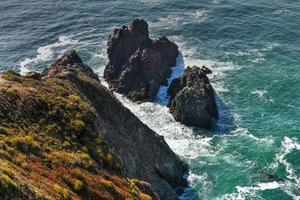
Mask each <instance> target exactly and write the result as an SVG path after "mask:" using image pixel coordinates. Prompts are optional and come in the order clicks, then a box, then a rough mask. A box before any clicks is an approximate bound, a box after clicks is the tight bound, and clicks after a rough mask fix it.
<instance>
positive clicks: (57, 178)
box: [0, 21, 187, 200]
mask: <svg viewBox="0 0 300 200" xmlns="http://www.w3.org/2000/svg"><path fill="white" fill-rule="evenodd" d="M135 23H136V22H135V21H134V23H133V24H132V26H135V25H137V26H139V25H141V24H143V23H141V24H140V22H139V23H137V24H135ZM144 26H145V27H144V31H145V32H136V29H135V28H134V27H131V28H129V29H126V28H124V29H122V30H119V33H120V35H122V34H125V32H126V34H129V35H131V34H133V35H134V36H140V37H141V40H142V38H143V37H145V36H146V35H145V34H146V33H147V31H146V30H147V28H146V24H144ZM138 30H140V28H139V29H138ZM123 31H125V32H124V33H123ZM127 31H128V32H127ZM119 39H120V38H119ZM144 39H146V38H144ZM126 41H127V40H123V42H126ZM164 41H165V40H163V41H160V42H158V43H159V44H161V43H164ZM139 45H140V43H139V44H137V46H139ZM162 45H163V44H162ZM130 52H133V50H130ZM127 53H128V54H129V50H128V52H127ZM175 54H176V52H175V53H174V55H175ZM110 56H112V54H111V55H110ZM115 56H117V54H116V55H115ZM121 58H122V59H125V57H121ZM113 66H117V65H113ZM118 66H119V65H118ZM124 73H125V72H124ZM148 92H149V91H148ZM147 94H148V93H147ZM186 170H187V167H186V165H185V164H184V163H183V162H182V161H181V160H180V159H179V158H178V157H177V156H176V155H175V154H174V153H173V152H172V151H171V149H170V148H169V146H168V145H167V143H166V142H165V141H164V139H163V137H161V136H159V135H158V134H156V133H155V132H153V131H152V130H151V129H150V128H148V127H147V126H146V125H145V124H143V123H142V122H141V121H140V120H139V119H138V118H137V117H136V116H135V115H133V114H132V113H131V112H130V111H129V110H128V109H127V108H125V107H124V106H123V105H122V104H121V103H120V102H119V101H118V100H117V99H116V98H115V97H114V95H113V94H112V93H111V92H110V91H109V90H107V89H106V88H105V87H103V86H102V85H101V84H100V81H99V79H98V76H97V75H96V74H94V72H93V71H92V69H91V68H89V67H88V66H87V65H85V64H84V63H83V62H82V60H81V59H80V57H79V56H78V55H77V54H76V52H75V51H69V52H67V53H65V54H64V55H63V56H62V57H61V58H59V59H58V60H57V61H56V62H55V63H54V64H53V65H52V66H51V67H50V68H48V69H46V70H45V71H44V72H43V73H41V74H39V73H29V74H27V75H26V76H21V75H19V74H17V73H15V72H13V71H7V72H3V73H1V74H0V197H1V199H85V200H86V199H110V200H115V199H142V200H146V199H147V200H148V199H153V200H155V199H163V200H174V199H177V195H176V193H175V189H176V188H177V187H180V186H186V181H185V180H184V179H183V174H184V173H185V172H186Z"/></svg>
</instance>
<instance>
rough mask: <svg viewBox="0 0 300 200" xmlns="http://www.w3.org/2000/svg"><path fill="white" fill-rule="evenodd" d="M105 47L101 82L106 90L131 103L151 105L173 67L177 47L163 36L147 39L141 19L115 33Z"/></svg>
mask: <svg viewBox="0 0 300 200" xmlns="http://www.w3.org/2000/svg"><path fill="white" fill-rule="evenodd" d="M107 44H108V50H107V53H108V58H109V63H108V65H107V66H106V68H105V71H104V78H105V80H106V81H107V82H108V84H109V86H110V88H111V89H113V90H115V91H117V92H119V93H122V94H126V95H128V98H130V99H131V100H133V101H153V100H154V98H155V95H156V93H157V91H158V89H159V87H160V86H161V85H164V84H167V78H168V77H169V75H170V72H171V67H172V66H174V65H175V64H176V58H177V55H178V47H177V45H176V44H175V43H173V42H171V41H169V40H168V39H167V38H166V37H165V36H163V37H161V38H159V39H157V40H152V39H150V38H149V30H148V24H147V22H146V21H144V20H143V19H134V20H133V21H132V22H131V24H130V25H129V27H127V26H123V27H122V28H120V29H115V30H114V31H113V33H112V34H111V35H110V37H109V40H108V43H107Z"/></svg>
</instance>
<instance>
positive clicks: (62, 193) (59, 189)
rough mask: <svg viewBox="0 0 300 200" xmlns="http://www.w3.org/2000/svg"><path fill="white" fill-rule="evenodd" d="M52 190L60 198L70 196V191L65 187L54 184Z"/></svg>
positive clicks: (62, 199) (65, 199) (64, 198)
mask: <svg viewBox="0 0 300 200" xmlns="http://www.w3.org/2000/svg"><path fill="white" fill-rule="evenodd" d="M53 190H54V191H55V192H56V193H57V194H58V196H59V198H60V199H61V200H68V199H70V198H71V194H70V191H69V190H68V189H67V188H63V187H61V186H59V185H58V184H54V185H53Z"/></svg>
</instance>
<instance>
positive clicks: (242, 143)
mask: <svg viewBox="0 0 300 200" xmlns="http://www.w3.org/2000/svg"><path fill="white" fill-rule="evenodd" d="M133 17H141V18H144V19H146V20H147V21H148V22H149V26H150V31H151V35H152V36H153V37H158V36H160V35H166V36H167V37H169V38H170V39H172V40H174V41H175V42H176V43H177V44H178V45H179V48H180V51H181V54H180V55H179V57H178V61H177V65H176V66H175V67H174V68H173V69H174V70H173V73H172V77H170V81H171V79H172V78H174V77H178V76H180V75H181V74H182V72H183V69H184V67H186V66H188V65H198V66H201V65H206V66H208V67H210V68H211V69H212V71H213V74H212V75H211V77H210V78H211V82H212V84H213V86H214V88H215V90H216V95H217V100H218V106H219V109H220V115H221V117H220V119H219V121H218V124H217V126H216V127H215V128H214V129H213V130H212V131H207V130H202V129H199V128H193V127H187V126H184V125H182V124H180V123H177V122H175V121H174V120H173V119H172V117H171V115H170V114H169V113H168V109H167V107H166V106H165V104H166V102H167V99H168V97H167V95H166V89H167V88H166V87H161V89H160V91H159V93H158V95H157V101H156V102H155V103H143V104H135V103H132V102H130V101H128V100H127V99H126V98H124V97H123V96H122V95H119V94H116V95H117V96H118V98H119V99H120V100H121V101H122V102H123V103H124V104H125V105H126V106H127V107H128V108H130V109H131V110H132V112H134V113H135V114H136V115H137V116H138V117H139V118H140V119H141V120H142V121H143V122H145V123H146V124H147V125H149V126H150V127H151V128H152V129H154V130H155V131H156V132H157V133H159V134H161V135H163V136H164V137H165V139H166V141H167V143H168V144H169V145H170V147H171V148H172V149H173V150H174V151H175V152H176V153H177V154H178V155H179V156H180V157H181V158H182V159H183V160H185V161H186V162H187V163H188V164H189V166H190V173H189V175H188V177H187V178H188V181H189V183H190V187H189V188H187V189H186V190H185V193H184V194H183V195H182V197H181V199H184V200H200V199H204V200H206V199H218V200H220V199H239V200H242V199H245V200H248V199H267V200H277V199H279V200H289V199H292V200H299V199H300V113H299V112H300V1H297V0H248V1H247V0H201V1H196V0H193V1H192V0H187V1H179V0H127V1H120V0H117V1H104V0H99V1H96V0H88V1H87V0H76V1H75V0H63V1H62V0H49V1H46V0H43V1H41V0H27V1H23V0H1V1H0V71H3V70H7V69H13V70H16V71H19V72H20V73H26V72H27V71H31V70H34V71H42V70H43V69H44V68H46V67H47V66H49V65H50V64H51V63H52V62H53V61H54V60H55V59H56V58H57V57H58V56H59V55H61V54H62V53H63V52H65V51H66V50H68V49H70V48H74V49H76V50H77V51H78V52H79V54H80V56H81V57H82V58H83V60H84V61H85V62H86V63H87V64H89V65H90V66H91V67H92V68H93V69H94V70H95V71H96V72H97V73H98V74H99V76H100V77H102V73H103V70H104V67H105V64H106V63H107V55H106V41H107V38H108V36H109V34H110V32H111V30H112V29H113V28H115V27H120V26H121V25H124V24H128V23H129V21H131V19H132V18H133ZM104 84H105V82H104ZM261 173H269V174H271V175H273V176H275V177H277V178H275V179H273V180H267V179H266V178H264V177H262V176H261Z"/></svg>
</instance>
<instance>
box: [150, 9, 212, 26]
mask: <svg viewBox="0 0 300 200" xmlns="http://www.w3.org/2000/svg"><path fill="white" fill-rule="evenodd" d="M208 13H209V11H208V10H197V11H195V12H186V13H171V14H168V15H166V16H164V17H160V18H158V19H157V21H154V22H149V25H150V27H152V28H160V29H171V28H174V27H178V26H182V25H188V24H194V23H202V22H205V21H206V19H207V17H208Z"/></svg>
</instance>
